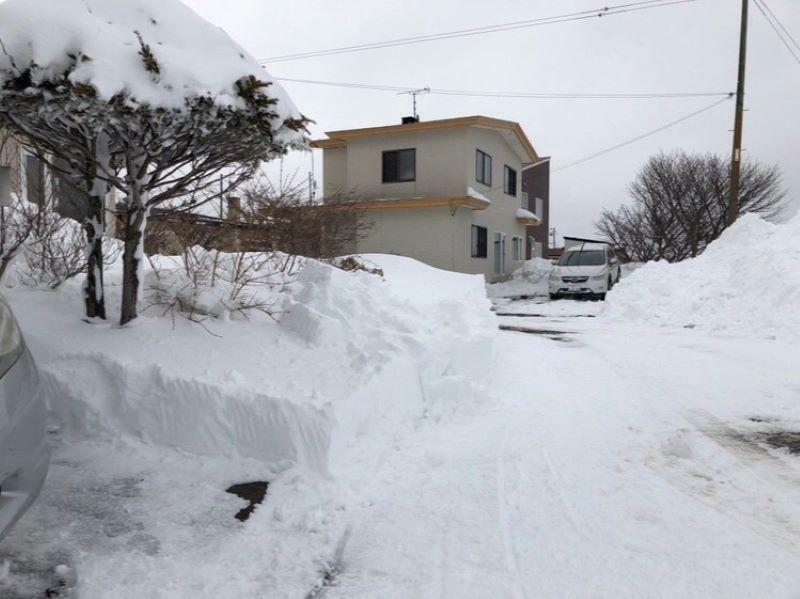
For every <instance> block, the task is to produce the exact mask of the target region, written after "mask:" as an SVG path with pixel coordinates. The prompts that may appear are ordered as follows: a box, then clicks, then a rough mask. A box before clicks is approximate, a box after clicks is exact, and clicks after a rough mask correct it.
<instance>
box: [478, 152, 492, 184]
mask: <svg viewBox="0 0 800 599" xmlns="http://www.w3.org/2000/svg"><path fill="white" fill-rule="evenodd" d="M475 180H476V181H477V182H478V183H483V184H484V185H488V186H489V187H491V186H492V157H491V156H489V154H487V153H485V152H481V151H480V150H476V151H475Z"/></svg>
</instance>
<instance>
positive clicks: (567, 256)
mask: <svg viewBox="0 0 800 599" xmlns="http://www.w3.org/2000/svg"><path fill="white" fill-rule="evenodd" d="M605 263H606V256H605V252H603V251H602V250H575V251H573V252H564V255H563V256H561V260H559V261H558V265H559V266H600V265H602V264H605Z"/></svg>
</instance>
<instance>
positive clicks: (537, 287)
mask: <svg viewBox="0 0 800 599" xmlns="http://www.w3.org/2000/svg"><path fill="white" fill-rule="evenodd" d="M553 268H554V266H553V263H552V262H550V260H547V259H545V258H532V259H531V260H527V261H526V262H525V263H524V264H523V265H522V267H520V268H519V269H517V270H516V271H514V273H513V274H512V275H511V278H510V279H509V280H508V281H503V282H502V283H492V284H491V285H487V286H486V289H487V290H488V293H489V296H490V297H493V298H503V297H518V296H522V295H525V296H535V295H542V296H546V295H547V293H548V288H547V277H548V276H549V275H550V271H551V270H553Z"/></svg>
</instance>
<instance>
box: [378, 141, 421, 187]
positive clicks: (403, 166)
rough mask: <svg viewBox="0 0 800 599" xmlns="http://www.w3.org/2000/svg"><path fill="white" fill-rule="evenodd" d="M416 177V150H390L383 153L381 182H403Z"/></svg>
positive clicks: (413, 179)
mask: <svg viewBox="0 0 800 599" xmlns="http://www.w3.org/2000/svg"><path fill="white" fill-rule="evenodd" d="M416 178H417V151H416V150H415V149H413V148H411V149H408V150H391V151H389V152H384V153H383V182H384V183H403V182H407V181H415V180H416Z"/></svg>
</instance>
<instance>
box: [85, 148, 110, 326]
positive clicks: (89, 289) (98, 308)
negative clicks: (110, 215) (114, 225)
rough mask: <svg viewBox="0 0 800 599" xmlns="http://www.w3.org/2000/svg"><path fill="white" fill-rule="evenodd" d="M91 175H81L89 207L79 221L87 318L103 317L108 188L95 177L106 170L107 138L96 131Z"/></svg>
mask: <svg viewBox="0 0 800 599" xmlns="http://www.w3.org/2000/svg"><path fill="white" fill-rule="evenodd" d="M93 145H94V164H93V165H92V166H93V171H94V176H93V177H92V176H89V175H88V174H87V175H86V177H85V185H86V191H87V192H88V195H89V210H88V214H87V218H86V221H85V222H84V224H83V227H84V230H85V231H86V280H85V281H84V284H83V302H84V305H85V306H86V316H87V318H102V319H103V320H105V319H106V297H105V286H104V281H103V278H104V277H103V267H104V266H105V265H104V264H103V239H104V238H105V236H106V206H105V203H106V201H105V200H106V195H108V191H109V187H108V184H107V183H105V182H104V181H103V180H102V179H101V178H100V176H99V174H100V171H101V170H104V171H106V172H107V171H108V167H109V161H110V157H109V153H108V139H107V137H106V136H105V134H103V133H100V134H99V135H98V137H97V139H95V140H94V144H93Z"/></svg>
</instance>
